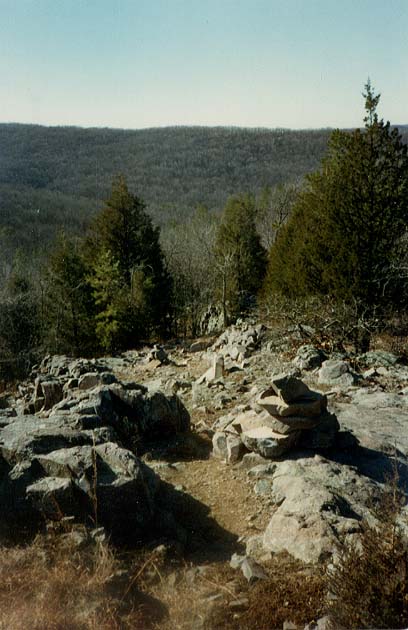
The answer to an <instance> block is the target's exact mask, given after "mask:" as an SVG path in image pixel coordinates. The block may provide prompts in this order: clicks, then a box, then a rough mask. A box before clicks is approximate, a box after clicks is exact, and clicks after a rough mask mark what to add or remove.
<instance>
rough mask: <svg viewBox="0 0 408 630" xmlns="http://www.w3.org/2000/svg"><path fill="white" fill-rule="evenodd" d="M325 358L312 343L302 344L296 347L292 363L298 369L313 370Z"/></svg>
mask: <svg viewBox="0 0 408 630" xmlns="http://www.w3.org/2000/svg"><path fill="white" fill-rule="evenodd" d="M325 359H326V355H325V353H324V352H323V351H322V350H320V349H318V348H315V347H314V346H312V345H304V346H300V348H298V351H297V353H296V356H295V358H294V359H293V365H295V366H296V367H297V368H299V369H300V370H314V369H315V368H318V367H320V366H321V364H322V363H323V361H324V360H325Z"/></svg>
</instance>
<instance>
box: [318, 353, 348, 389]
mask: <svg viewBox="0 0 408 630" xmlns="http://www.w3.org/2000/svg"><path fill="white" fill-rule="evenodd" d="M357 380H358V379H357V375H356V374H355V373H354V372H353V371H352V370H351V367H350V365H349V364H348V363H347V362H346V361H339V360H337V359H329V360H328V361H325V362H324V363H323V364H322V367H321V368H320V370H319V383H324V384H326V385H334V386H336V385H337V386H339V387H351V386H352V385H355V383H356V382H357Z"/></svg>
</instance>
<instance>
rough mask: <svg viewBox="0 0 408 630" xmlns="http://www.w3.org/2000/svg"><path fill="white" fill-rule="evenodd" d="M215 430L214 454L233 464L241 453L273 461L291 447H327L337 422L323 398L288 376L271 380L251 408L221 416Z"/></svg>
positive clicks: (337, 426) (283, 375)
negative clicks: (250, 453) (253, 407)
mask: <svg viewBox="0 0 408 630" xmlns="http://www.w3.org/2000/svg"><path fill="white" fill-rule="evenodd" d="M259 410H260V411H259ZM215 428H216V433H215V434H214V437H213V452H214V455H215V456H218V457H222V458H224V459H226V460H227V462H228V463H235V462H236V461H238V460H239V458H240V456H241V455H242V454H243V453H244V452H245V450H247V451H252V452H255V453H258V454H259V455H261V456H262V457H265V458H267V459H275V458H280V457H282V455H284V454H285V453H287V452H288V451H289V450H291V449H292V448H293V447H295V446H299V447H301V448H312V449H319V448H329V447H330V446H332V444H333V442H334V439H335V437H336V434H337V432H338V430H339V423H338V421H337V418H336V416H334V415H333V414H330V413H329V412H328V411H327V398H326V396H324V395H322V394H320V393H318V392H313V391H311V390H310V389H309V388H308V386H307V385H306V384H305V383H303V382H302V381H301V380H299V379H297V378H295V377H293V376H291V375H287V374H281V375H278V376H276V377H274V378H273V379H272V383H271V387H269V388H268V389H266V390H265V391H264V392H263V393H262V394H261V396H260V397H259V398H258V400H257V401H256V408H255V409H249V410H247V411H243V412H241V413H238V414H237V415H234V414H229V415H228V416H224V417H223V418H220V419H219V420H218V422H217V423H216V426H215Z"/></svg>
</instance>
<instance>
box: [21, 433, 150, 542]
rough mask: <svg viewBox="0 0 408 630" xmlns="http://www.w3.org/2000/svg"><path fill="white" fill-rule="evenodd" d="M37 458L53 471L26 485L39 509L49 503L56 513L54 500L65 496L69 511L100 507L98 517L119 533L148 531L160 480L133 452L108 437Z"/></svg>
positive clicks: (144, 533)
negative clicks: (101, 442)
mask: <svg viewBox="0 0 408 630" xmlns="http://www.w3.org/2000/svg"><path fill="white" fill-rule="evenodd" d="M37 461H38V463H39V464H40V466H41V467H42V468H43V469H44V471H45V473H46V474H47V475H48V476H47V477H45V478H43V479H40V480H39V481H38V482H37V483H35V484H33V485H32V486H30V487H29V488H27V492H28V494H29V495H30V498H33V497H34V498H35V501H36V506H37V508H38V507H39V506H41V509H45V508H44V506H47V510H48V511H49V512H50V514H51V512H52V503H53V499H54V498H55V499H56V500H58V496H60V495H61V497H62V498H63V499H64V502H65V504H64V505H65V510H66V511H65V512H64V514H65V515H68V514H69V515H71V514H74V515H77V514H78V513H81V512H83V511H86V512H87V513H88V515H89V516H92V517H95V516H96V515H95V513H94V512H95V510H97V519H98V522H99V523H101V524H102V525H103V526H104V527H106V528H107V529H108V530H109V531H110V532H112V533H113V534H114V535H124V534H126V533H129V534H131V535H132V536H136V537H145V536H146V534H147V533H148V527H149V523H150V521H151V519H152V517H153V513H154V495H155V492H156V490H157V487H158V483H159V480H158V477H156V475H155V473H154V472H153V471H152V470H151V469H149V468H148V467H147V466H146V465H145V464H143V463H142V462H141V461H140V460H138V459H137V457H135V455H133V454H132V453H131V452H130V451H127V450H126V449H123V448H120V447H119V446H118V445H117V444H114V443H110V442H108V443H105V444H100V445H98V446H95V447H93V446H83V447H80V448H77V447H74V448H68V449H60V450H57V451H54V452H52V453H49V454H48V455H46V456H40V457H38V458H37ZM58 480H59V481H58ZM67 481H69V483H70V484H71V482H72V484H74V487H75V489H76V495H74V494H73V492H72V486H71V485H69V484H68V483H67ZM95 492H96V495H95ZM58 493H60V494H58ZM74 499H75V500H74ZM54 511H55V504H54ZM50 514H49V515H50Z"/></svg>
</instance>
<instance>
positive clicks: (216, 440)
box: [212, 431, 227, 460]
mask: <svg viewBox="0 0 408 630" xmlns="http://www.w3.org/2000/svg"><path fill="white" fill-rule="evenodd" d="M212 443H213V455H214V457H217V458H218V459H223V460H226V459H227V436H226V434H225V433H223V432H222V431H216V432H215V433H214V436H213V439H212Z"/></svg>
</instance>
